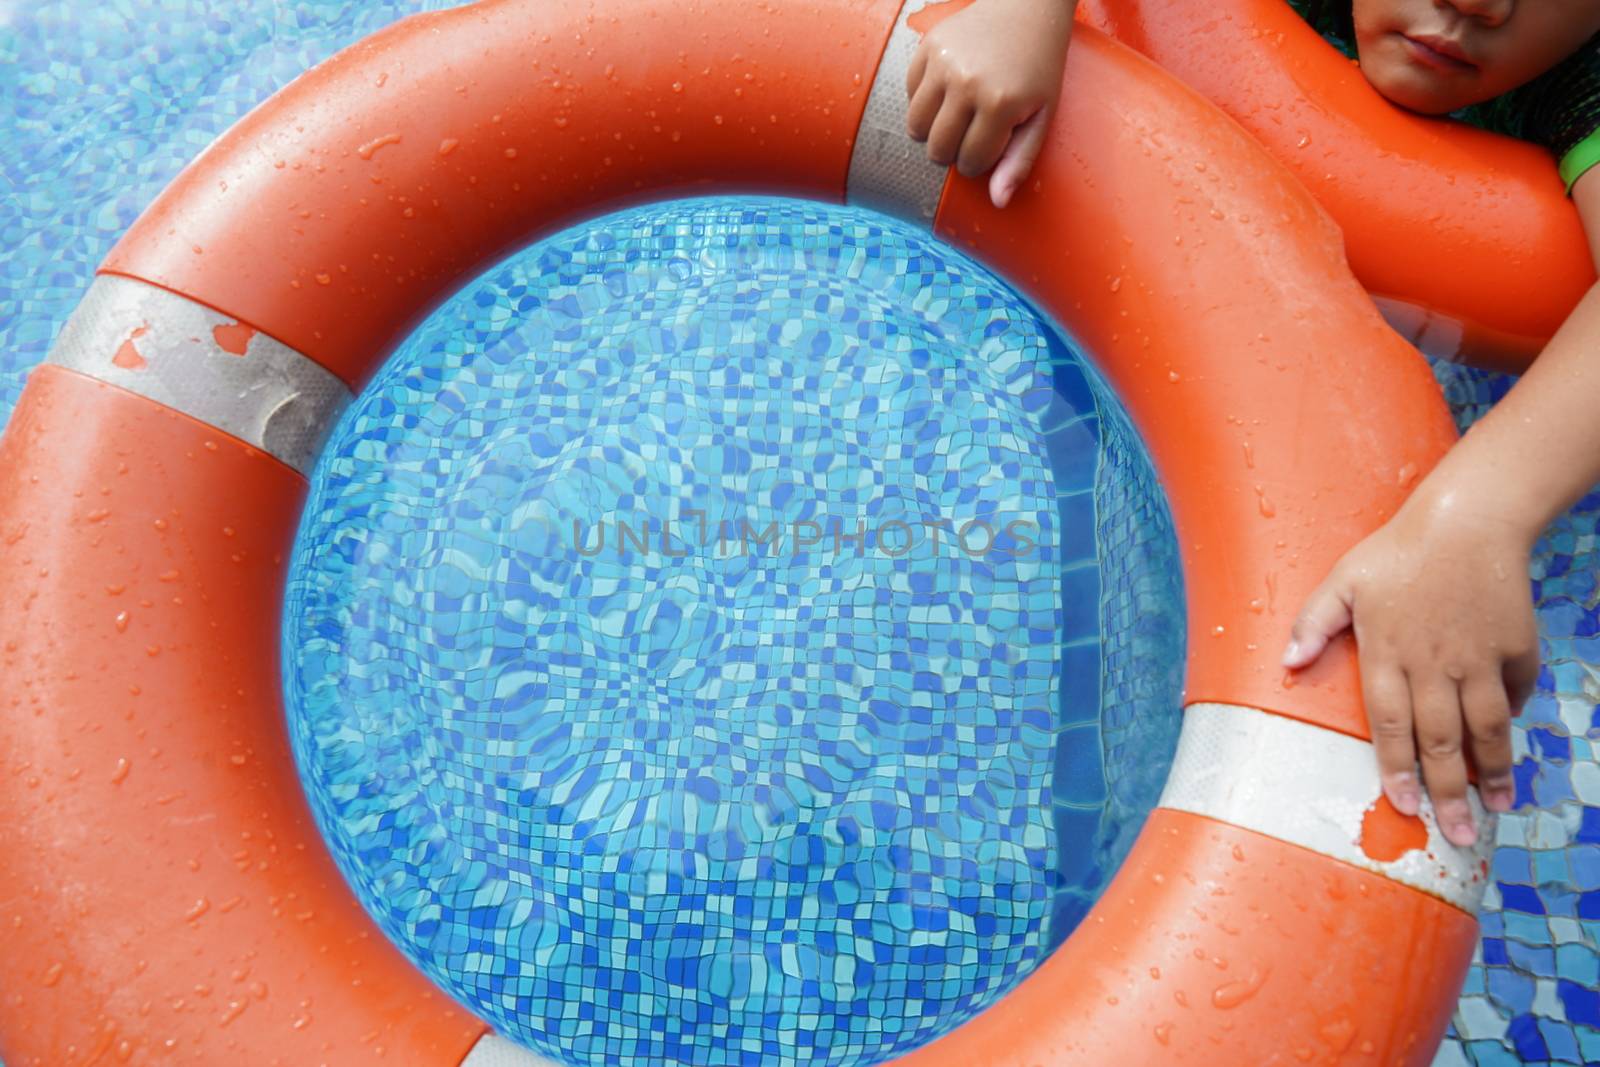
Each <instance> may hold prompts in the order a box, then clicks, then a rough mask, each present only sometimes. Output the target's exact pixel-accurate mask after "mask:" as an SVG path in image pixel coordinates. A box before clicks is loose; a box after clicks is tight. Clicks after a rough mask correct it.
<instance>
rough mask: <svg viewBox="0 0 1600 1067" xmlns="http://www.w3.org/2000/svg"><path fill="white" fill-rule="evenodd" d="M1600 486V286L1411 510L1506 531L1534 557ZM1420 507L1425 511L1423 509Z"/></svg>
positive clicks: (1428, 482) (1421, 489)
mask: <svg viewBox="0 0 1600 1067" xmlns="http://www.w3.org/2000/svg"><path fill="white" fill-rule="evenodd" d="M1596 482H1600V283H1597V284H1596V285H1595V286H1594V287H1592V288H1590V290H1589V291H1588V293H1587V294H1585V296H1584V298H1583V299H1582V300H1581V301H1580V302H1579V303H1578V306H1577V307H1576V308H1574V309H1573V311H1572V314H1571V315H1569V316H1568V317H1567V320H1566V322H1564V323H1563V324H1562V326H1561V329H1559V330H1558V331H1557V332H1556V334H1555V336H1554V337H1552V338H1551V339H1550V343H1549V344H1548V345H1547V346H1545V349H1544V351H1543V352H1542V353H1541V354H1540V355H1539V358H1538V359H1537V360H1535V361H1534V365H1533V366H1532V367H1531V368H1530V369H1529V370H1528V372H1527V373H1526V374H1524V375H1523V376H1522V380H1521V381H1519V382H1517V384H1516V385H1515V387H1513V388H1512V390H1511V391H1510V392H1509V393H1507V394H1506V396H1505V397H1504V399H1502V400H1501V401H1500V403H1499V404H1497V405H1495V407H1494V409H1493V410H1491V411H1490V412H1489V413H1488V414H1487V415H1485V416H1484V417H1483V418H1482V419H1480V420H1479V421H1478V422H1477V424H1475V425H1474V426H1473V427H1472V428H1471V430H1469V431H1468V432H1467V434H1466V435H1465V436H1464V437H1463V438H1462V439H1461V441H1460V443H1459V444H1457V445H1456V447H1455V448H1453V449H1452V450H1451V451H1450V453H1449V455H1447V456H1445V458H1444V459H1443V460H1441V461H1440V463H1439V465H1438V466H1437V467H1436V468H1435V469H1434V470H1433V472H1432V473H1430V474H1429V475H1428V477H1427V478H1426V479H1425V480H1424V481H1423V482H1422V483H1421V484H1420V485H1419V486H1418V487H1417V491H1416V492H1415V493H1414V494H1413V496H1412V500H1411V501H1408V502H1407V505H1406V506H1407V507H1413V506H1419V505H1420V506H1427V507H1430V508H1433V509H1435V510H1438V511H1441V512H1443V513H1445V514H1454V515H1459V516H1461V517H1462V518H1463V519H1472V520H1474V521H1478V520H1487V521H1495V522H1498V523H1504V524H1506V525H1507V526H1509V527H1510V528H1511V532H1513V533H1514V534H1515V535H1516V536H1517V537H1518V538H1519V539H1521V540H1522V541H1523V542H1525V543H1526V544H1527V545H1528V546H1529V547H1530V548H1531V546H1532V544H1533V542H1534V541H1535V540H1537V538H1538V536H1539V534H1540V532H1541V531H1542V530H1543V529H1544V528H1545V526H1547V525H1548V524H1549V523H1550V521H1551V520H1552V519H1554V518H1555V517H1556V516H1558V515H1560V514H1561V513H1562V512H1563V511H1565V510H1566V509H1567V508H1568V507H1570V506H1571V505H1572V504H1573V502H1574V501H1576V500H1577V499H1578V498H1579V497H1581V496H1582V495H1583V494H1584V493H1585V492H1586V491H1587V490H1588V489H1590V488H1591V487H1592V486H1594V485H1595V483H1596ZM1413 502H1415V503H1413Z"/></svg>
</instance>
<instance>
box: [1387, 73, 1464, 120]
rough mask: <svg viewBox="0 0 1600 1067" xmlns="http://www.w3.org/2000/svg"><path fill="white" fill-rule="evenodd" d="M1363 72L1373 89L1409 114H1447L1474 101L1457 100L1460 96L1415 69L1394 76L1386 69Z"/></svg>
mask: <svg viewBox="0 0 1600 1067" xmlns="http://www.w3.org/2000/svg"><path fill="white" fill-rule="evenodd" d="M1363 71H1364V73H1365V74H1366V75H1367V80H1368V81H1369V82H1371V83H1372V87H1373V88H1374V89H1377V90H1378V92H1379V93H1380V94H1382V95H1383V97H1384V98H1385V99H1387V100H1388V101H1389V102H1390V103H1391V104H1396V105H1398V106H1400V107H1403V108H1405V109H1406V110H1407V111H1415V112H1417V113H1418V114H1419V115H1448V114H1450V112H1452V111H1455V110H1457V109H1458V108H1462V107H1465V106H1466V105H1467V104H1470V103H1471V102H1472V101H1470V100H1458V99H1457V97H1458V96H1459V95H1460V94H1459V93H1456V92H1454V91H1451V90H1450V89H1449V88H1447V87H1445V86H1441V85H1439V84H1438V83H1436V82H1435V81H1434V80H1433V79H1431V78H1429V77H1428V76H1427V75H1426V74H1423V73H1420V72H1418V71H1416V70H1415V69H1406V70H1402V71H1398V72H1394V73H1392V74H1391V73H1390V72H1389V71H1386V70H1372V69H1369V68H1367V67H1365V66H1363Z"/></svg>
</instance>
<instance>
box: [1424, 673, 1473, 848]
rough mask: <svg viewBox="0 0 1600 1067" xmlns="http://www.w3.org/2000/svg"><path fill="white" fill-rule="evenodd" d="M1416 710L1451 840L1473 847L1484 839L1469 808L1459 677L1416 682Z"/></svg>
mask: <svg viewBox="0 0 1600 1067" xmlns="http://www.w3.org/2000/svg"><path fill="white" fill-rule="evenodd" d="M1411 711H1412V715H1413V716H1414V717H1415V719H1416V730H1417V754H1418V755H1419V756H1420V757H1421V761H1422V782H1423V784H1424V785H1425V786H1427V788H1428V796H1429V797H1430V798H1431V799H1432V800H1433V812H1434V815H1435V817H1437V818H1438V820H1439V829H1441V830H1443V831H1444V836H1445V840H1447V841H1449V842H1450V843H1451V844H1453V845H1462V846H1465V845H1470V844H1472V843H1473V842H1474V841H1476V840H1477V839H1478V831H1477V829H1476V828H1475V827H1474V826H1473V824H1472V809H1471V808H1470V807H1468V806H1467V764H1466V760H1465V759H1464V758H1463V757H1462V752H1461V726H1462V721H1461V695H1460V691H1459V690H1458V689H1457V687H1456V683H1455V681H1454V680H1453V679H1451V678H1448V677H1446V676H1445V675H1444V674H1442V673H1437V672H1435V673H1434V674H1433V675H1432V676H1431V677H1429V678H1426V679H1422V680H1419V679H1416V678H1413V679H1412V680H1411Z"/></svg>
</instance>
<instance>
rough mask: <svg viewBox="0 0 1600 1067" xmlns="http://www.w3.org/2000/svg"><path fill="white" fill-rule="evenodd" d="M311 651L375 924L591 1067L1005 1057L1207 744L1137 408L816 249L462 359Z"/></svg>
mask: <svg viewBox="0 0 1600 1067" xmlns="http://www.w3.org/2000/svg"><path fill="white" fill-rule="evenodd" d="M1103 575H1105V576H1107V577H1109V578H1110V579H1111V580H1110V581H1109V582H1103V580H1102V576H1103ZM285 623H286V625H285V630H284V655H285V682H286V687H287V693H288V697H289V704H290V708H291V732H292V736H293V738H294V741H295V748H296V753H297V756H298V758H299V759H300V761H301V764H302V770H303V774H304V778H305V780H306V783H307V787H308V791H309V794H310V796H311V798H312V802H313V807H314V808H315V810H316V811H317V814H318V818H319V821H320V823H321V825H322V826H323V829H324V832H325V835H326V836H327V838H328V840H329V841H330V842H331V844H332V845H333V849H334V853H335V856H336V857H337V858H338V860H339V862H340V864H341V867H342V868H343V869H344V871H345V872H346V874H347V876H348V877H349V879H350V880H351V882H352V883H353V884H354V885H355V886H356V887H357V888H358V890H360V892H361V896H362V899H363V901H364V902H365V904H366V905H367V907H368V909H369V910H370V911H371V912H372V913H373V914H374V915H375V916H376V917H377V918H378V920H379V922H380V923H381V924H382V925H383V926H384V928H385V929H386V930H388V931H389V933H390V934H391V935H392V936H393V937H394V939H395V940H396V941H397V942H398V943H399V944H401V945H402V946H404V947H405V948H406V950H407V951H408V952H409V953H410V954H411V955H412V957H413V958H414V959H415V960H416V961H417V962H418V964H419V965H421V966H422V967H423V968H424V969H426V970H427V971H428V972H429V973H430V974H432V975H433V976H434V977H435V978H436V979H437V980H438V981H439V982H440V983H441V984H443V985H444V986H446V987H447V988H449V989H451V990H452V991H453V992H455V993H456V994H457V995H458V996H460V997H461V998H462V999H463V1000H465V1001H466V1002H467V1003H468V1004H469V1005H471V1006H473V1007H474V1008H475V1009H477V1010H478V1011H479V1012H480V1013H482V1014H483V1015H484V1016H485V1017H487V1018H489V1019H490V1020H491V1021H492V1022H493V1023H495V1024H496V1026H497V1027H498V1028H499V1029H501V1030H502V1031H503V1032H505V1033H507V1034H508V1035H511V1036H514V1037H517V1038H520V1039H521V1040H523V1041H524V1042H526V1043H528V1044H530V1045H532V1046H533V1047H535V1048H537V1049H538V1050H540V1051H541V1052H543V1053H545V1054H547V1055H551V1056H562V1055H565V1056H566V1057H567V1058H568V1059H570V1060H571V1061H572V1062H577V1063H607V1064H613V1063H614V1064H667V1063H695V1064H704V1065H717V1064H758V1063H760V1064H768V1063H770V1064H790V1063H818V1064H854V1063H875V1062H879V1061H881V1060H883V1059H886V1058H888V1057H890V1056H891V1055H892V1054H893V1053H895V1052H897V1051H901V1050H905V1049H908V1048H912V1047H915V1046H916V1045H919V1044H922V1043H924V1042H926V1041H927V1040H929V1039H930V1038H931V1037H932V1036H935V1035H937V1034H939V1033H942V1032H944V1031H945V1030H948V1029H950V1028H952V1027H954V1026H955V1025H958V1024H959V1023H960V1022H962V1021H964V1020H965V1019H967V1018H969V1017H970V1016H971V1015H972V1014H974V1013H975V1012H977V1011H978V1010H980V1009H981V1008H983V1007H984V1006H986V1005H987V1004H989V1003H991V1002H993V1000H994V999H995V998H997V997H998V996H1000V995H1001V994H1003V993H1004V992H1005V991H1006V990H1007V989H1009V988H1010V987H1011V986H1012V985H1014V984H1015V983H1016V981H1017V980H1019V979H1020V978H1021V977H1022V976H1023V975H1024V974H1026V973H1027V972H1028V971H1029V970H1031V969H1032V967H1033V966H1034V965H1036V964H1037V963H1038V962H1039V961H1040V959H1042V958H1043V956H1044V955H1045V954H1046V953H1048V951H1049V950H1050V949H1051V948H1053V947H1054V946H1055V945H1056V944H1058V943H1059V942H1060V940H1061V939H1062V938H1063V937H1064V936H1065V935H1066V934H1067V933H1068V932H1069V931H1070V929H1071V927H1072V926H1073V925H1074V924H1075V923H1076V922H1077V920H1078V919H1079V918H1080V917H1081V916H1082V914H1083V912H1084V911H1085V910H1086V909H1087V907H1088V905H1089V903H1091V902H1092V901H1093V900H1094V898H1095V897H1096V896H1097V895H1098V893H1099V891H1100V890H1101V889H1102V888H1103V887H1104V884H1105V882H1106V881H1107V880H1108V878H1109V876H1110V874H1111V873H1112V872H1113V871H1114V870H1115V868H1116V865H1117V863H1118V862H1119V861H1120V859H1121V855H1122V853H1123V852H1124V851H1125V850H1126V847H1127V846H1128V845H1129V844H1130V843H1131V840H1132V836H1133V834H1135V833H1136V832H1137V829H1138V826H1139V824H1140V823H1141V822H1142V820H1143V816H1144V814H1145V813H1146V812H1147V811H1148V810H1149V808H1150V807H1151V806H1152V805H1153V803H1154V801H1155V798H1156V795H1157V794H1158V792H1159V789H1160V783H1161V781H1162V779H1163V778H1164V777H1165V771H1166V767H1167V765H1168V764H1169V763H1170V759H1171V753H1172V749H1173V745H1174V744H1175V742H1176V728H1177V721H1178V720H1177V715H1176V711H1175V709H1176V708H1177V706H1178V702H1179V686H1180V683H1181V666H1180V665H1181V661H1182V644H1183V637H1182V620H1181V583H1180V579H1179V576H1178V570H1177V566H1176V553H1175V546H1174V543H1173V539H1172V531H1171V524H1170V519H1169V518H1168V516H1167V514H1166V510H1165V507H1164V505H1163V503H1162V501H1161V498H1160V495H1159V490H1158V487H1157V485H1156V482H1155V478H1154V475H1153V473H1152V472H1151V471H1150V469H1149V465H1148V461H1147V460H1146V459H1145V458H1144V456H1143V453H1142V450H1141V449H1140V447H1139V445H1138V443H1137V440H1136V438H1135V437H1134V435H1133V434H1132V432H1131V429H1130V427H1129V426H1128V424H1127V422H1126V420H1125V418H1124V417H1123V416H1122V415H1121V413H1120V410H1119V409H1118V408H1117V405H1116V403H1115V401H1114V400H1113V399H1112V398H1111V396H1110V395H1109V393H1107V392H1106V390H1105V389H1104V388H1103V387H1102V386H1101V385H1100V384H1099V382H1098V380H1097V379H1096V378H1095V376H1094V374H1093V372H1092V371H1091V370H1089V368H1088V367H1087V366H1086V365H1085V364H1084V363H1083V362H1082V361H1081V360H1080V359H1079V358H1078V356H1077V355H1076V353H1075V352H1073V351H1072V350H1071V349H1069V348H1068V347H1066V346H1065V345H1064V344H1063V343H1062V342H1061V341H1060V339H1059V337H1058V336H1057V335H1055V334H1054V333H1053V332H1052V331H1050V330H1048V329H1046V328H1044V327H1043V325H1042V324H1041V323H1040V322H1039V321H1038V320H1037V319H1036V318H1035V317H1034V316H1033V315H1032V314H1031V313H1030V312H1029V310H1028V309H1027V308H1026V307H1025V306H1023V305H1022V304H1020V303H1019V302H1018V301H1017V299H1016V298H1015V296H1014V295H1012V294H1011V293H1010V292H1009V290H1007V289H1006V288H1005V287H1004V286H1003V285H1002V284H1000V283H999V282H998V280H997V279H994V278H993V277H992V276H990V275H989V274H988V273H987V272H986V271H984V270H983V269H982V268H980V267H978V266H977V265H976V264H974V263H972V262H971V261H969V260H966V259H965V258H964V257H962V256H960V255H958V254H957V253H955V252H953V251H952V250H949V249H947V248H944V247H942V246H941V245H939V244H938V243H937V242H934V241H931V240H930V239H928V238H927V237H926V236H925V235H923V234H921V233H919V232H918V231H916V230H914V229H912V228H910V227H907V226H905V225H903V224H901V223H899V222H897V221H894V220H891V219H888V218H885V217H883V216H880V215H876V214H872V213H867V212H861V211H854V210H847V209H842V208H837V207H825V206H822V205H815V204H802V203H798V202H793V201H779V200H770V199H754V198H740V199H717V200H697V201H687V202H680V203H672V204H665V205H660V206H652V207H649V208H645V209H640V210H635V211H630V212H626V213H624V214H621V215H617V216H612V217H609V218H606V219H602V220H600V221H598V222H596V223H594V224H593V225H590V226H586V227H580V228H578V229H575V230H572V231H569V232H567V233H563V234H561V235H558V236H557V237H555V238H553V239H551V240H548V241H546V242H543V243H542V244H540V245H538V246H537V247H535V248H533V249H531V250H529V251H528V252H526V253H524V254H523V255H521V256H519V257H516V258H515V259H514V260H513V261H512V262H511V263H509V264H508V265H506V266H505V267H504V269H501V270H497V271H494V272H491V274H490V275H489V277H487V278H486V279H484V280H483V281H481V282H479V283H478V284H476V285H474V286H471V287H469V288H468V289H467V291H465V292H464V293H462V294H461V295H460V296H459V297H458V298H457V299H456V300H455V301H453V302H452V304H451V305H450V306H449V307H448V308H447V309H445V310H444V312H442V313H441V314H439V315H436V316H434V318H433V319H431V320H430V321H429V323H428V324H427V326H425V327H424V328H423V330H422V331H421V332H420V333H419V334H418V335H417V336H415V337H414V338H412V340H411V341H410V342H409V343H408V344H407V345H406V346H405V347H404V348H403V349H402V351H401V352H400V353H399V354H398V355H397V356H396V357H395V358H394V359H393V360H392V361H391V363H390V364H389V365H388V366H387V367H386V369H385V370H384V372H383V373H382V374H381V375H380V376H379V378H378V380H377V381H375V382H374V383H373V385H372V386H371V387H370V388H369V389H368V390H367V391H366V393H365V394H364V395H363V397H362V398H361V399H360V401H358V403H357V405H356V407H355V408H354V409H353V410H352V411H351V412H350V413H349V414H348V416H347V417H346V419H345V420H344V421H343V423H342V424H341V426H340V428H339V429H338V431H337V432H336V434H335V436H334V439H333V441H332V443H331V445H330V448H329V451H328V454H327V456H326V457H325V459H324V461H323V463H322V464H321V465H320V466H319V468H318V470H317V472H316V474H315V476H314V478H313V485H312V496H311V502H310V505H309V506H308V508H307V511H306V515H305V519H304V521H303V523H302V526H301V531H300V538H299V542H298V548H297V552H296V557H295V561H294V569H293V572H292V577H291V580H290V587H289V593H288V597H287V605H286V608H285ZM1102 663H1104V664H1105V665H1106V667H1105V669H1103V668H1102ZM1102 708H1109V709H1111V714H1110V715H1109V716H1104V718H1105V719H1106V721H1104V722H1103V721H1102V719H1103V712H1102Z"/></svg>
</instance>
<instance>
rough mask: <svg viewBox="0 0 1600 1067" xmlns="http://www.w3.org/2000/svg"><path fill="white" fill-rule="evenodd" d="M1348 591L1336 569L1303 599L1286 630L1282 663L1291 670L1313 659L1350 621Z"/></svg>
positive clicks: (1305, 664) (1320, 653)
mask: <svg viewBox="0 0 1600 1067" xmlns="http://www.w3.org/2000/svg"><path fill="white" fill-rule="evenodd" d="M1350 619H1351V611H1350V594H1349V591H1348V589H1347V588H1346V585H1345V582H1344V578H1343V576H1342V575H1341V574H1340V572H1339V571H1338V570H1337V569H1336V570H1335V571H1334V572H1333V573H1332V574H1330V575H1329V576H1328V577H1327V578H1326V579H1325V580H1324V581H1323V583H1322V584H1321V585H1320V586H1318V587H1317V589H1316V591H1315V592H1313V593H1312V594H1311V596H1310V597H1308V598H1307V599H1306V602H1305V606H1304V607H1302V608H1301V609H1300V614H1299V616H1297V617H1296V618H1295V620H1294V626H1293V628H1291V629H1290V631H1289V646H1288V647H1287V648H1285V649H1284V650H1283V665H1284V666H1285V667H1288V668H1289V669H1291V670H1293V669H1295V668H1298V667H1304V666H1307V665H1308V664H1310V663H1312V662H1313V661H1314V660H1315V659H1316V658H1317V657H1318V656H1320V655H1322V650H1323V649H1324V648H1326V647H1327V645H1328V641H1329V640H1330V639H1332V638H1333V637H1334V636H1335V635H1337V634H1339V633H1340V632H1341V631H1343V630H1345V629H1346V628H1347V627H1348V626H1349V625H1350Z"/></svg>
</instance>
